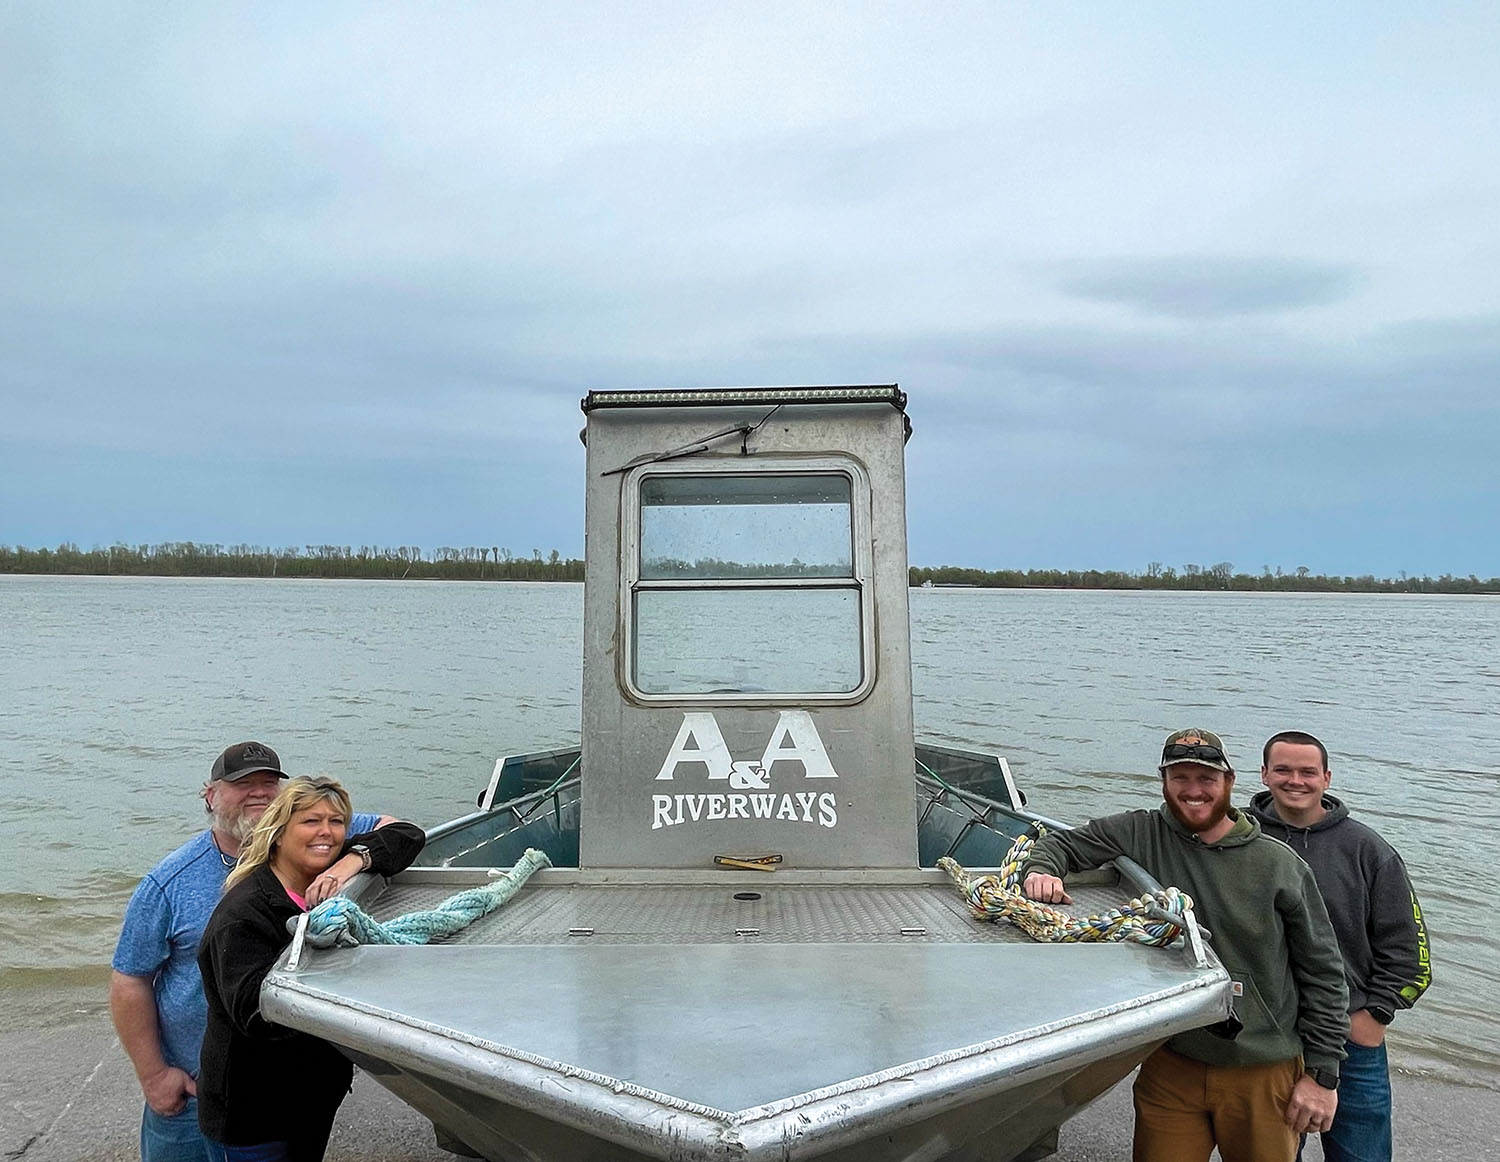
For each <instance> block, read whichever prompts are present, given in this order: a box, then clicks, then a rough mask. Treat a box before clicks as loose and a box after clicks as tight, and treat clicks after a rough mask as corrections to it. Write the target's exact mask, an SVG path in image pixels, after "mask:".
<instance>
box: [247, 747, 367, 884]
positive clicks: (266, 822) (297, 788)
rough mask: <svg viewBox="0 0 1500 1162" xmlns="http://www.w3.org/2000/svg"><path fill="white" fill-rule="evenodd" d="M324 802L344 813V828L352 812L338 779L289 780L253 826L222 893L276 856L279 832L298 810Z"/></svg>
mask: <svg viewBox="0 0 1500 1162" xmlns="http://www.w3.org/2000/svg"><path fill="white" fill-rule="evenodd" d="M323 802H328V803H332V804H334V805H335V806H336V807H338V809H339V810H340V811H342V812H343V813H344V826H345V827H347V826H348V825H349V820H350V819H351V818H353V814H354V809H353V807H352V806H351V805H350V802H349V792H348V791H346V790H344V787H343V784H342V783H340V782H339V781H338V780H337V779H330V778H327V777H324V776H317V777H310V776H308V775H298V776H297V777H296V778H295V779H288V780H287V781H286V783H285V784H284V785H283V786H282V788H281V790H279V791H278V792H276V798H274V799H272V800H271V805H270V806H269V807H267V808H266V813H265V814H264V815H262V816H261V817H260V822H259V823H257V824H256V825H255V831H254V832H253V833H252V834H251V836H250V842H249V843H248V844H246V846H245V850H244V851H242V852H240V859H239V862H238V863H237V864H235V865H234V870H233V871H232V872H230V873H229V877H228V879H226V880H225V881H224V890H225V891H226V892H227V891H228V890H229V889H230V888H232V887H234V885H235V884H237V883H239V882H240V881H241V880H242V879H244V878H245V877H246V876H248V875H249V874H250V873H251V872H253V871H254V870H255V869H256V868H258V867H260V866H261V865H262V864H267V863H270V862H271V859H272V858H273V857H274V856H275V854H276V847H277V845H278V844H279V843H280V842H281V836H282V833H283V832H284V831H286V829H287V825H288V824H289V823H291V821H292V816H293V815H295V814H297V812H299V811H305V810H307V808H309V807H311V806H313V805H314V804H317V803H323Z"/></svg>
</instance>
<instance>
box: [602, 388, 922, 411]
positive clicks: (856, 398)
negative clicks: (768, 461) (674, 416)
mask: <svg viewBox="0 0 1500 1162" xmlns="http://www.w3.org/2000/svg"><path fill="white" fill-rule="evenodd" d="M799 403H888V404H890V405H891V406H892V407H893V408H895V409H896V410H897V411H899V412H903V413H904V412H905V411H906V393H905V392H904V391H902V390H901V388H900V387H898V386H897V385H896V384H894V383H889V384H883V385H879V386H869V387H694V388H685V389H680V390H671V391H591V392H589V393H588V395H586V396H584V397H583V399H582V400H580V401H579V404H578V406H579V407H580V408H582V409H583V411H584V412H591V411H593V410H595V409H596V408H672V407H688V408H690V407H706V406H708V405H718V406H721V407H722V406H725V405H736V404H743V405H746V406H750V407H757V406H762V405H775V404H799Z"/></svg>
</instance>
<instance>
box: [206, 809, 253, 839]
mask: <svg viewBox="0 0 1500 1162" xmlns="http://www.w3.org/2000/svg"><path fill="white" fill-rule="evenodd" d="M214 830H215V831H217V832H220V833H221V834H223V835H228V836H231V837H233V839H234V841H235V842H236V843H238V844H239V845H240V846H241V847H244V846H245V845H246V844H247V843H249V842H250V837H251V836H252V835H254V834H255V824H254V823H252V822H250V820H248V819H246V818H245V813H244V812H243V811H237V812H235V813H234V814H233V815H231V814H230V813H229V812H228V811H215V812H214Z"/></svg>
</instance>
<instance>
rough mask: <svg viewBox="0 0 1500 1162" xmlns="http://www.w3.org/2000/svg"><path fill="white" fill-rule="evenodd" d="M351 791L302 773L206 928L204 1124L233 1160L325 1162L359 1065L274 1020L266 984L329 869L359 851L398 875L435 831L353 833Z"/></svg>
mask: <svg viewBox="0 0 1500 1162" xmlns="http://www.w3.org/2000/svg"><path fill="white" fill-rule="evenodd" d="M350 818H351V811H350V805H349V795H348V793H347V792H346V791H345V790H344V788H343V787H342V786H340V785H339V784H338V783H337V782H335V781H334V780H333V779H324V778H316V779H312V778H306V777H303V778H296V779H290V780H288V782H287V783H286V785H285V786H284V787H282V789H281V793H280V794H279V795H277V796H276V799H275V801H274V802H273V803H272V804H271V805H270V806H269V807H267V808H266V812H265V814H264V815H262V816H261V818H260V822H259V823H258V824H256V827H255V833H254V836H253V837H252V838H251V841H250V844H249V846H248V847H247V848H246V849H245V852H244V853H243V854H242V855H241V856H240V861H239V863H238V865H237V866H236V867H235V869H234V871H233V872H232V873H230V876H229V879H228V881H227V882H226V883H225V885H224V896H223V898H222V899H221V900H220V901H219V904H218V907H216V908H215V909H214V913H213V916H212V917H210V918H209V921H208V926H207V927H206V928H204V930H203V939H202V941H201V942H200V944H199V948H198V967H199V969H200V970H201V971H202V974H203V993H204V996H205V997H206V998H207V1000H208V1029H207V1031H206V1032H205V1033H204V1036H203V1056H202V1068H201V1072H200V1073H199V1075H198V1124H199V1126H200V1127H201V1128H202V1130H203V1136H204V1137H205V1138H207V1139H208V1140H209V1148H210V1150H211V1151H213V1152H214V1153H215V1154H216V1155H217V1156H218V1157H219V1158H221V1159H223V1160H224V1162H318V1160H319V1159H321V1158H322V1157H323V1151H324V1149H325V1148H326V1147H327V1145H328V1135H329V1132H330V1131H331V1130H332V1129H333V1118H334V1115H335V1114H336V1113H337V1112H338V1108H339V1103H340V1102H342V1101H343V1100H344V1095H345V1094H346V1093H348V1092H349V1085H350V1082H351V1081H352V1080H353V1077H354V1067H353V1066H352V1065H350V1063H349V1061H348V1060H347V1059H346V1058H345V1057H343V1056H342V1055H341V1054H340V1053H339V1051H338V1050H337V1049H335V1048H334V1047H333V1046H332V1045H330V1044H328V1042H326V1041H322V1040H320V1039H319V1038H317V1037H313V1036H311V1035H310V1034H307V1033H299V1032H296V1031H295V1030H292V1029H286V1028H282V1027H279V1026H276V1025H272V1024H271V1023H270V1022H268V1021H267V1020H266V1019H265V1018H264V1017H263V1016H261V1013H260V986H261V982H262V981H263V980H265V977H266V974H267V973H268V972H269V971H270V970H271V966H272V965H273V964H275V963H276V960H277V958H278V957H279V956H280V955H281V951H282V949H284V948H285V947H286V946H287V945H288V944H289V943H290V942H291V936H290V935H289V934H288V932H287V923H286V922H287V920H288V919H289V918H291V917H294V916H297V915H298V914H299V913H301V912H304V911H306V910H307V908H308V902H309V898H311V899H312V900H313V901H314V902H316V901H317V900H319V899H321V898H322V895H323V894H324V892H325V890H327V889H326V885H324V884H322V883H321V882H319V879H318V877H319V876H320V875H322V874H323V873H324V872H326V871H327V869H328V868H329V867H330V866H331V865H332V864H333V863H334V862H336V861H337V860H338V859H339V858H340V857H342V856H343V855H345V854H347V853H348V852H351V851H355V852H358V853H359V854H360V857H361V859H362V860H363V862H364V865H365V867H366V868H367V869H370V870H374V871H377V872H380V873H381V874H382V875H387V876H389V875H395V874H396V872H398V871H401V870H402V869H403V868H405V867H406V866H407V865H408V864H410V863H411V861H412V860H413V859H415V858H416V857H417V854H418V853H419V852H420V851H421V850H422V844H423V842H424V841H425V839H426V837H425V836H424V835H423V833H422V830H421V828H419V827H416V826H414V825H412V824H410V823H401V822H393V823H387V824H385V825H384V826H382V827H379V828H377V829H376V830H374V831H370V832H366V833H365V834H363V835H354V836H348V835H346V834H345V830H346V828H347V825H348V821H349V819H350Z"/></svg>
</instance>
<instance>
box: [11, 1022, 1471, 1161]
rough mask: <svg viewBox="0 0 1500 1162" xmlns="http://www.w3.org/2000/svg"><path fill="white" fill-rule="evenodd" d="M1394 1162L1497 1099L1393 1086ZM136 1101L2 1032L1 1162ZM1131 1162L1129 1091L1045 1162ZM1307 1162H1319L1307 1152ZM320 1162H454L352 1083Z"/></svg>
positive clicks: (119, 1117) (424, 1128)
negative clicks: (323, 1161) (324, 1160)
mask: <svg viewBox="0 0 1500 1162" xmlns="http://www.w3.org/2000/svg"><path fill="white" fill-rule="evenodd" d="M1395 1086H1396V1157H1397V1158H1398V1159H1406V1158H1419V1159H1422V1160H1423V1162H1449V1160H1452V1162H1458V1160H1460V1159H1462V1160H1463V1162H1477V1160H1480V1159H1500V1092H1497V1091H1495V1090H1489V1089H1470V1088H1466V1087H1463V1086H1456V1085H1450V1084H1447V1083H1444V1082H1437V1081H1431V1080H1427V1079H1423V1078H1416V1077H1401V1076H1398V1077H1397V1078H1396V1082H1395ZM140 1102H141V1098H140V1091H139V1089H137V1087H136V1083H135V1075H134V1074H133V1073H132V1072H131V1069H130V1063H129V1061H128V1060H127V1059H126V1057H125V1054H124V1052H123V1051H122V1050H121V1049H120V1046H119V1042H118V1041H116V1040H115V1036H114V1030H113V1029H112V1028H111V1027H110V1024H109V1020H108V1018H107V1017H103V1016H98V1017H90V1018H88V1019H86V1020H83V1021H80V1022H79V1023H77V1024H73V1025H68V1026H64V1027H61V1028H52V1029H40V1030H28V1029H21V1030H15V1029H11V1030H7V1031H6V1034H5V1040H4V1050H3V1052H0V1158H4V1159H7V1160H20V1159H24V1160H25V1162H84V1160H88V1162H130V1160H133V1159H135V1158H137V1157H138V1156H139V1155H138V1151H137V1135H138V1133H139V1126H140ZM1129 1156H1130V1087H1129V1085H1128V1084H1123V1083H1122V1084H1121V1085H1119V1086H1117V1087H1116V1088H1115V1089H1114V1090H1112V1091H1111V1092H1110V1093H1108V1094H1107V1095H1105V1097H1103V1098H1102V1099H1100V1100H1099V1101H1098V1102H1096V1103H1095V1104H1094V1105H1093V1106H1091V1107H1090V1108H1089V1109H1088V1110H1087V1111H1085V1112H1084V1113H1083V1114H1082V1115H1080V1116H1079V1117H1077V1118H1075V1119H1073V1121H1071V1122H1069V1123H1068V1124H1067V1125H1066V1126H1064V1127H1063V1131H1062V1142H1061V1149H1060V1150H1059V1152H1058V1153H1057V1154H1056V1156H1055V1158H1056V1162H1118V1160H1119V1159H1124V1158H1128V1157H1129ZM1307 1157H1308V1159H1309V1162H1320V1160H1321V1158H1322V1153H1321V1151H1319V1150H1318V1149H1317V1146H1316V1144H1314V1145H1312V1146H1310V1147H1309V1149H1308V1151H1307ZM328 1159H329V1162H456V1160H455V1159H454V1156H453V1155H452V1154H449V1153H447V1152H446V1151H443V1150H440V1149H438V1148H437V1146H436V1145H435V1144H434V1142H433V1137H432V1127H431V1126H430V1125H429V1124H428V1122H427V1120H426V1119H425V1118H423V1117H421V1116H420V1115H418V1114H416V1113H414V1112H413V1111H411V1110H410V1109H408V1108H407V1107H406V1106H405V1105H403V1104H402V1103H401V1102H399V1101H397V1100H396V1099H395V1098H394V1097H392V1096H391V1095H390V1094H388V1093H386V1091H385V1090H383V1089H381V1088H380V1087H379V1086H378V1085H376V1084H375V1083H374V1082H372V1081H370V1080H369V1078H367V1077H365V1076H363V1075H362V1074H361V1075H357V1076H356V1077H355V1081H354V1092H353V1093H352V1094H351V1095H350V1097H349V1099H348V1100H347V1101H346V1102H345V1103H344V1105H343V1108H342V1109H341V1110H340V1111H339V1120H338V1125H337V1127H336V1128H335V1130H334V1134H333V1141H332V1143H331V1144H330V1147H329V1151H328Z"/></svg>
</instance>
